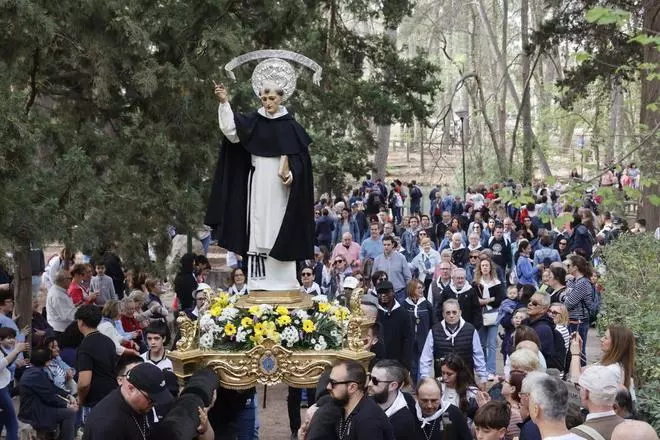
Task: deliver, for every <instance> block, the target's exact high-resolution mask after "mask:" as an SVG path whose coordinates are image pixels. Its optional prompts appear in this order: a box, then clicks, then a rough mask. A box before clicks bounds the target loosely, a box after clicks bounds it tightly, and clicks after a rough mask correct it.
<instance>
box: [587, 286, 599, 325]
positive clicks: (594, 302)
mask: <svg viewBox="0 0 660 440" xmlns="http://www.w3.org/2000/svg"><path fill="white" fill-rule="evenodd" d="M600 303H601V298H600V292H599V291H598V290H597V289H596V286H594V285H593V284H592V285H591V307H589V323H592V322H596V320H597V319H598V314H599V313H600Z"/></svg>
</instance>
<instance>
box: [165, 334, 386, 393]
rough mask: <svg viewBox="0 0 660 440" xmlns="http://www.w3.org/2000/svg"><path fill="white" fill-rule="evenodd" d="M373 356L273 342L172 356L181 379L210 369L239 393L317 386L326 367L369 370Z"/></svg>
mask: <svg viewBox="0 0 660 440" xmlns="http://www.w3.org/2000/svg"><path fill="white" fill-rule="evenodd" d="M373 356H374V355H373V353H371V352H369V351H359V352H356V351H352V350H348V349H343V350H323V351H314V350H307V351H292V350H287V349H286V348H284V347H282V346H281V345H278V344H275V343H274V342H273V341H271V340H269V339H267V340H265V341H264V343H263V345H259V346H256V347H254V348H253V349H251V350H249V351H246V352H240V351H235V352H234V351H203V350H199V349H195V350H191V351H184V352H181V351H174V352H171V353H169V358H170V359H171V361H172V365H173V367H174V373H175V374H176V375H177V377H178V378H179V379H180V380H181V379H183V380H185V379H186V378H188V377H190V376H191V375H192V374H193V373H194V372H195V371H197V370H199V369H200V368H206V367H208V368H211V369H212V370H213V371H215V373H216V374H217V375H218V378H219V379H220V384H221V385H222V386H223V387H225V388H229V389H235V390H243V389H247V388H252V387H254V386H255V385H257V384H263V385H275V384H278V383H286V384H287V385H289V386H292V387H295V388H309V387H314V386H316V384H317V382H318V381H319V377H321V375H322V374H323V372H324V371H325V370H326V368H328V367H330V366H332V364H333V363H334V362H336V361H337V360H344V359H352V360H355V361H358V362H360V363H362V365H363V366H364V367H365V369H366V368H368V364H369V360H370V359H371V358H372V357H373Z"/></svg>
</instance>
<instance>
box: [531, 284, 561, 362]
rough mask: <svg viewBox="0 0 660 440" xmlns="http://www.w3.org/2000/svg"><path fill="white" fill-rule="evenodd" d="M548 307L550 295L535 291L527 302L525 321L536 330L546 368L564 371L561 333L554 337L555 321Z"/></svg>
mask: <svg viewBox="0 0 660 440" xmlns="http://www.w3.org/2000/svg"><path fill="white" fill-rule="evenodd" d="M549 309H550V295H547V294H545V293H543V292H536V293H535V294H534V295H532V298H531V299H530V300H529V304H527V313H528V315H529V318H528V319H527V321H526V322H525V323H526V324H527V325H528V326H530V327H531V328H532V329H534V331H535V332H536V334H537V336H538V337H539V340H540V341H541V346H540V347H539V348H540V349H541V353H542V354H543V357H544V358H545V360H546V363H547V366H548V368H556V369H558V370H559V371H564V367H565V363H566V346H565V345H564V340H563V337H562V336H561V334H560V333H559V332H558V331H557V333H558V334H559V336H558V337H557V338H555V331H556V330H555V327H556V325H555V323H554V321H553V320H552V318H551V317H550V316H549V315H548V310H549Z"/></svg>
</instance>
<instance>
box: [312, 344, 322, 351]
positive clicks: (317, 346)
mask: <svg viewBox="0 0 660 440" xmlns="http://www.w3.org/2000/svg"><path fill="white" fill-rule="evenodd" d="M314 350H316V351H321V350H323V349H322V348H321V346H320V345H319V344H316V345H314Z"/></svg>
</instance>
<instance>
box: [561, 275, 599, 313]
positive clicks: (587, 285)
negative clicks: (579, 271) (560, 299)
mask: <svg viewBox="0 0 660 440" xmlns="http://www.w3.org/2000/svg"><path fill="white" fill-rule="evenodd" d="M592 294H593V286H592V285H591V282H590V281H589V280H588V279H587V277H584V276H581V277H580V278H576V279H573V280H569V281H568V282H567V283H566V299H565V300H564V305H566V308H567V309H568V316H569V319H570V320H571V321H580V322H583V321H584V322H589V309H590V308H591V303H592V299H591V298H592Z"/></svg>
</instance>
